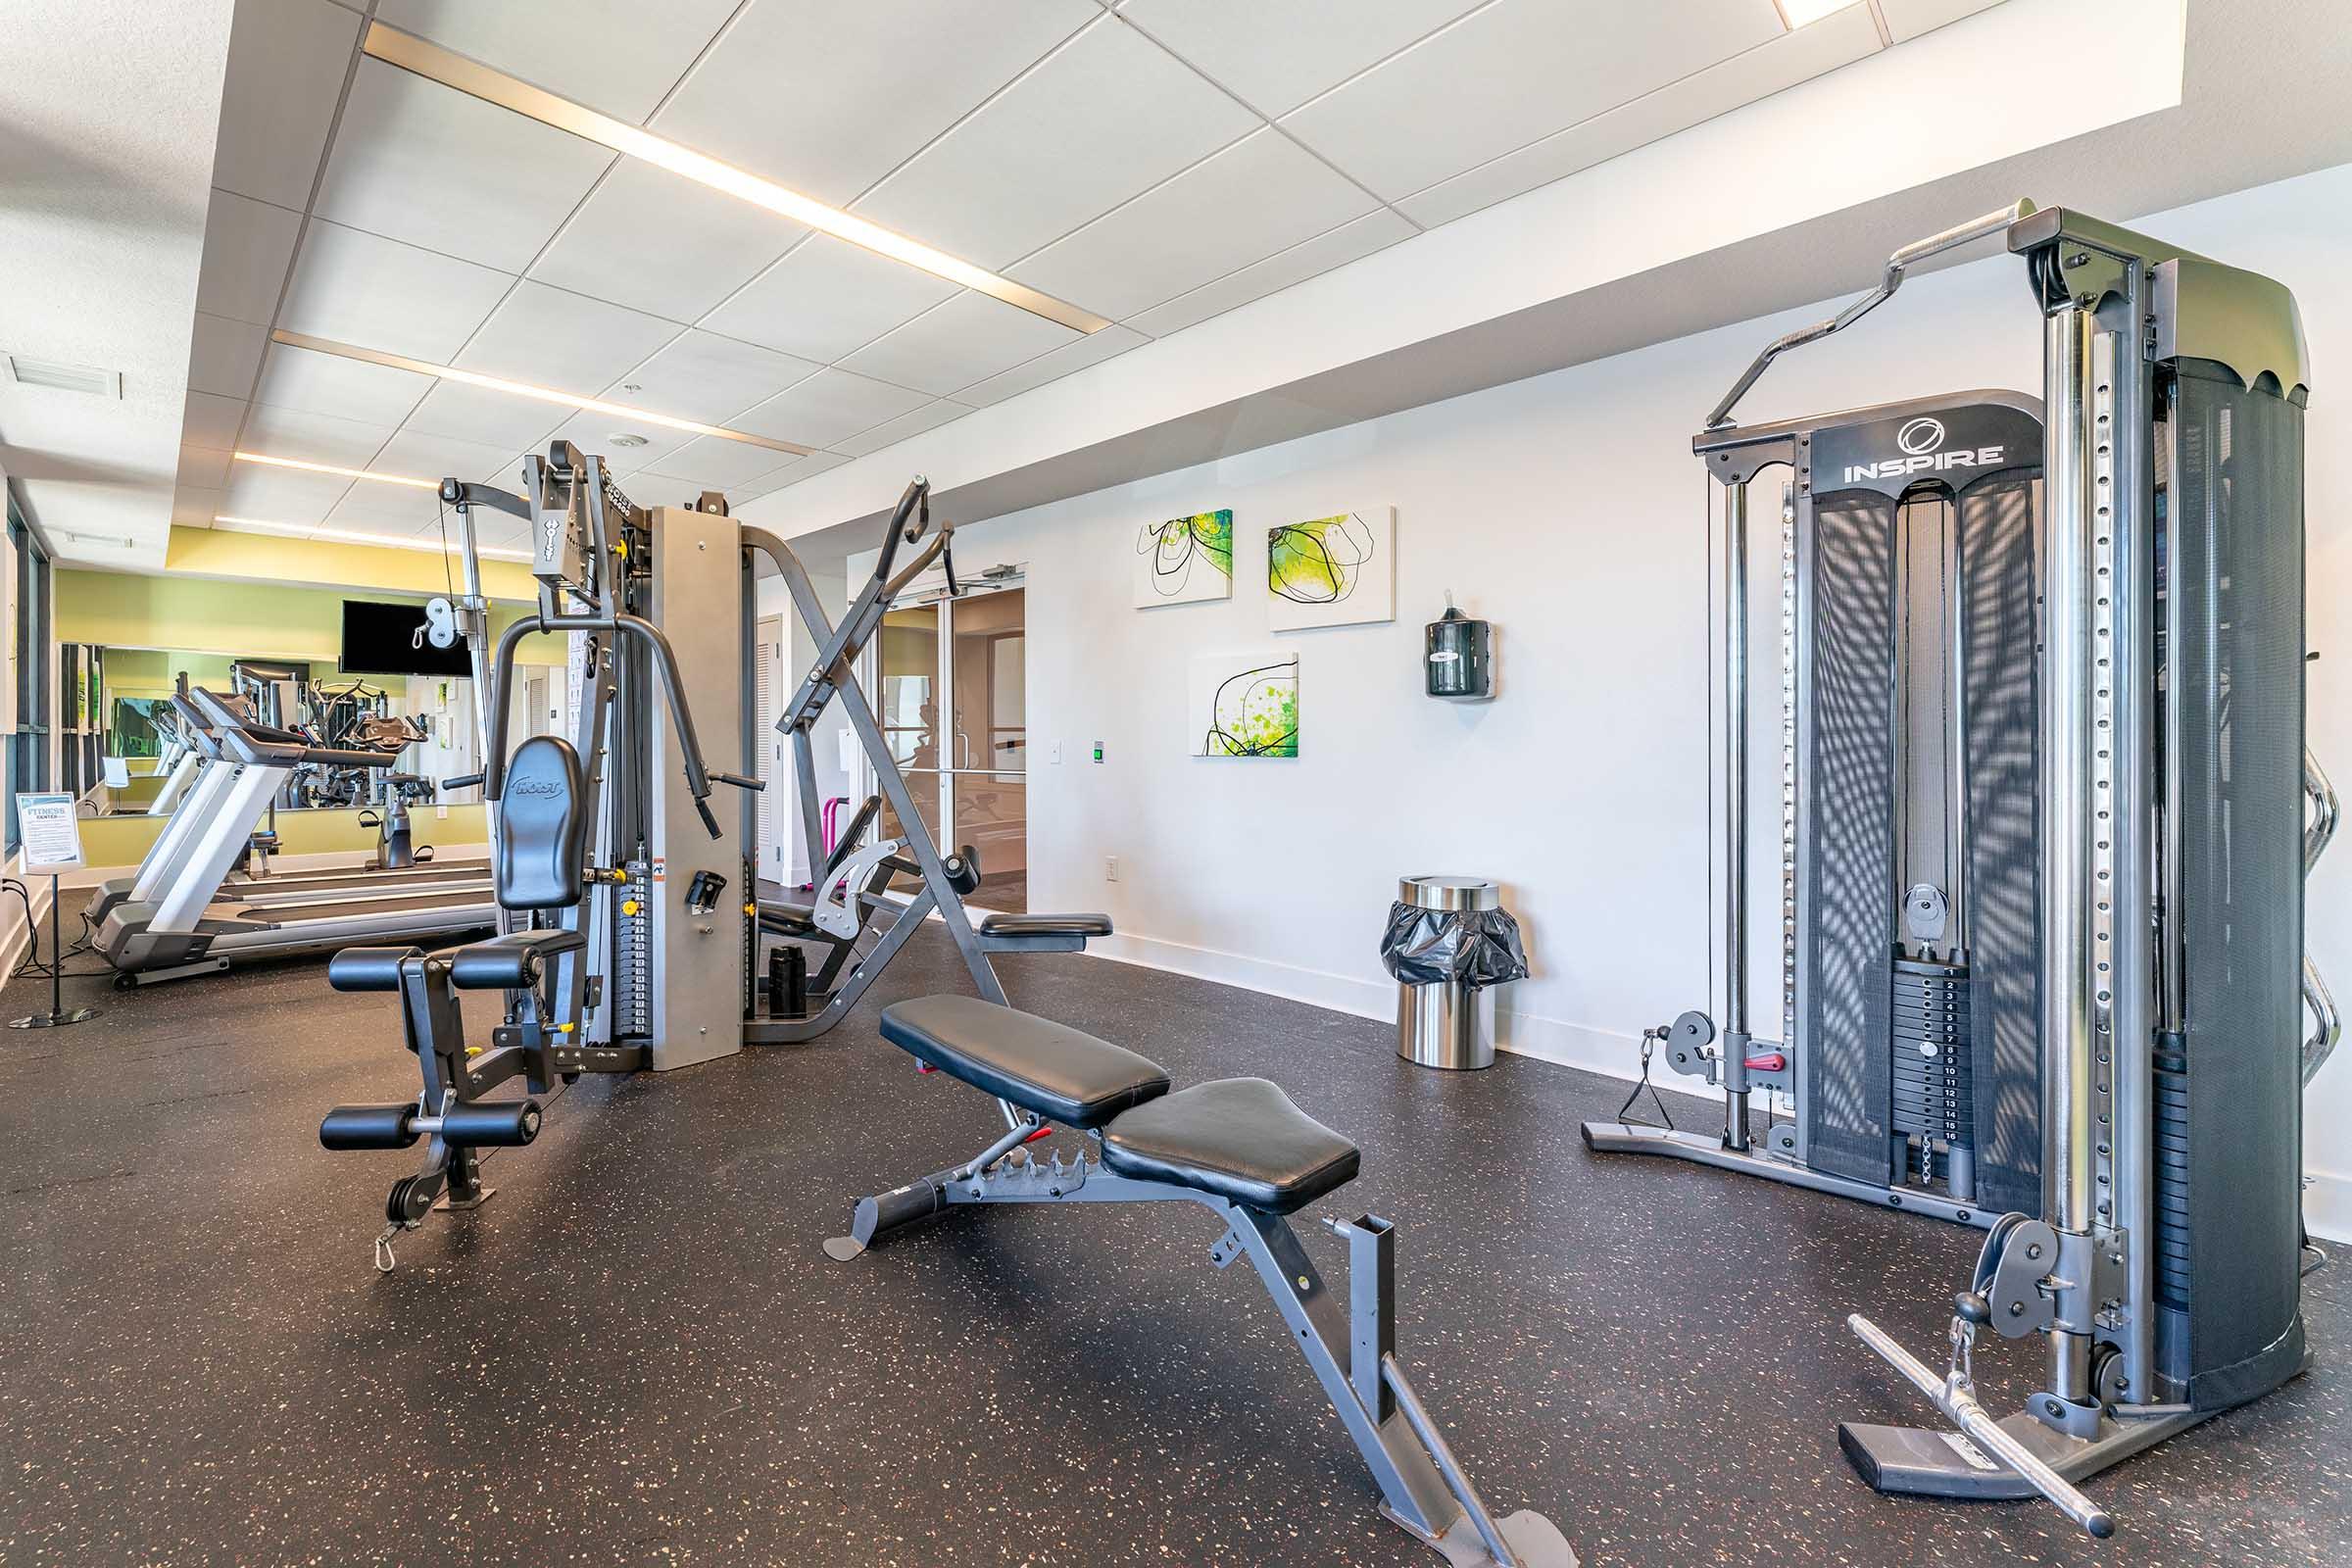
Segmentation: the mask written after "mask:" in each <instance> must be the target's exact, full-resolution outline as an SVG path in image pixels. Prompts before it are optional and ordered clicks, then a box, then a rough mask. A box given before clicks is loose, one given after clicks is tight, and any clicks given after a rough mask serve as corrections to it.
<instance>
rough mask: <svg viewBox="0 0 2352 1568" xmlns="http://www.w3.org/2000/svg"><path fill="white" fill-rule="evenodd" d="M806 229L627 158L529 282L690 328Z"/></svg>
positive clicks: (615, 166)
mask: <svg viewBox="0 0 2352 1568" xmlns="http://www.w3.org/2000/svg"><path fill="white" fill-rule="evenodd" d="M808 232H809V230H807V229H805V228H803V227H802V226H801V225H800V224H798V223H793V222H787V221H785V220H783V219H781V218H778V217H777V216H776V215H775V214H773V213H771V212H768V211H767V210H766V209H764V208H760V207H754V206H752V205H751V204H750V203H748V202H742V201H738V200H736V199H735V198H734V197H732V196H726V195H721V194H720V193H719V192H717V191H714V190H712V189H711V188H710V187H709V186H708V185H700V184H697V183H695V182H694V181H693V180H691V179H681V178H679V177H678V176H677V175H675V174H672V173H670V172H667V171H665V170H662V169H658V168H656V167H655V166H653V165H652V164H641V163H639V162H637V160H635V159H633V158H623V159H620V160H618V161H616V162H615V163H614V164H613V170H612V172H610V173H609V174H607V175H606V176H605V180H604V183H603V184H601V185H599V186H597V188H596V190H595V191H594V192H593V193H592V194H590V196H589V198H588V200H587V202H586V204H585V205H583V206H582V207H581V209H580V213H579V217H577V218H576V219H574V220H573V221H571V222H570V223H569V224H567V225H566V226H565V227H564V232H563V233H561V234H559V235H558V236H557V237H556V242H555V243H554V244H553V245H551V246H549V247H548V249H547V254H546V255H544V256H542V257H541V258H540V259H539V261H538V264H537V265H536V266H534V267H533V268H532V269H531V276H533V277H535V278H537V279H538V280H539V281H540V282H542V283H553V284H555V285H556V286H557V287H558V288H567V289H570V290H571V291H572V292H574V293H576V294H588V295H593V296H594V297H596V298H597V299H600V300H611V301H612V302H613V304H615V305H625V306H627V307H628V308H629V309H631V310H633V311H645V312H647V313H649V314H651V315H654V316H664V317H667V318H669V319H671V320H673V321H694V320H700V319H702V318H703V316H704V315H705V314H707V313H708V312H709V311H710V310H711V307H712V306H714V305H716V304H718V302H719V301H721V300H723V299H725V298H726V297H727V296H728V295H729V294H732V293H734V292H735V290H737V289H739V288H741V287H742V286H743V285H744V284H745V283H747V282H749V281H751V279H752V278H753V277H755V276H756V275H758V273H759V271H760V269H761V268H763V267H765V266H766V265H767V264H768V263H770V262H772V261H774V260H775V259H776V258H777V257H779V256H781V255H783V254H784V252H785V249H786V248H787V247H788V246H790V245H791V244H792V243H793V241H795V240H797V239H799V238H800V237H801V236H802V235H804V234H806V233H808Z"/></svg>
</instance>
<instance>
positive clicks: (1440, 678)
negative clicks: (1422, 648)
mask: <svg viewBox="0 0 2352 1568" xmlns="http://www.w3.org/2000/svg"><path fill="white" fill-rule="evenodd" d="M1421 668H1422V672H1423V674H1424V675H1425V676H1426V678H1427V681H1428V690H1429V695H1430V696H1432V697H1448V698H1452V699H1453V700H1455V701H1456V702H1465V703H1483V702H1485V701H1487V700H1488V699H1489V698H1491V697H1493V696H1494V695H1495V628H1494V626H1493V625H1492V624H1491V623H1490V622H1487V621H1483V620H1472V619H1471V618H1470V617H1469V616H1467V615H1465V614H1463V613H1461V612H1460V611H1458V610H1456V609H1454V608H1453V598H1452V596H1451V595H1450V594H1449V595H1447V596H1446V613H1445V614H1444V615H1442V616H1440V617H1439V618H1438V619H1436V620H1433V621H1431V622H1430V623H1429V646H1428V650H1427V654H1426V656H1425V657H1424V659H1423V661H1422V665H1421Z"/></svg>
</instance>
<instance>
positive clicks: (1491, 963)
mask: <svg viewBox="0 0 2352 1568" xmlns="http://www.w3.org/2000/svg"><path fill="white" fill-rule="evenodd" d="M1380 961H1381V962H1382V963H1384V964H1386V965H1388V969H1389V973H1391V974H1393V975H1395V976H1396V977H1397V979H1398V980H1400V981H1402V982H1403V983H1404V984H1406V985H1408V986H1429V985H1436V984H1438V983H1439V982H1441V981H1446V980H1459V981H1461V982H1463V983H1464V984H1466V985H1468V986H1469V987H1470V988H1471V989H1472V990H1474V991H1476V990H1483V989H1485V988H1486V987H1488V986H1498V985H1501V984H1502V983H1503V982H1504V981H1506V980H1524V979H1526V978H1527V950H1526V949H1525V948H1523V947H1521V946H1520V945H1519V922H1518V921H1516V920H1514V919H1512V918H1511V916H1510V911H1509V910H1507V909H1424V908H1421V907H1418V906H1417V905H1411V904H1392V905H1390V906H1389V929H1388V931H1387V933H1386V934H1385V935H1383V936H1382V937H1381V939H1380Z"/></svg>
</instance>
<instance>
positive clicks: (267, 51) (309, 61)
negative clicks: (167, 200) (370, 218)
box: [213, 0, 360, 212]
mask: <svg viewBox="0 0 2352 1568" xmlns="http://www.w3.org/2000/svg"><path fill="white" fill-rule="evenodd" d="M359 36H360V19H359V18H358V17H356V16H354V15H353V14H352V13H351V12H349V11H346V10H344V9H343V8H342V7H341V6H337V5H330V4H328V3H327V0H243V3H241V4H239V5H238V6H237V8H236V20H235V22H234V23H233V24H232V25H231V26H230V29H229V35H228V70H227V73H226V75H225V76H224V77H223V78H222V81H221V129H220V133H219V137H218V139H217V141H216V143H215V151H214V154H213V183H214V184H216V185H222V186H225V187H227V188H228V189H230V190H233V191H235V192H237V193H238V194H239V195H241V196H251V197H253V198H254V199H255V200H257V201H265V202H270V203H272V204H274V205H276V206H278V207H283V208H288V209H290V210H292V211H295V212H300V211H302V210H303V209H305V208H307V207H308V206H309V205H310V200H311V184H312V181H314V180H315V179H317V178H318V175H319V158H320V156H321V155H323V154H324V153H325V151H326V133H327V129H328V127H329V126H331V125H332V124H333V123H334V119H335V102H336V100H337V99H339V98H341V97H342V96H343V77H344V74H345V73H346V72H347V71H348V70H349V69H350V65H351V52H352V47H353V45H354V44H356V43H357V42H358V41H359Z"/></svg>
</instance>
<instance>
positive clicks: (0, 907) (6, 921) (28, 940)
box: [0, 873, 72, 985]
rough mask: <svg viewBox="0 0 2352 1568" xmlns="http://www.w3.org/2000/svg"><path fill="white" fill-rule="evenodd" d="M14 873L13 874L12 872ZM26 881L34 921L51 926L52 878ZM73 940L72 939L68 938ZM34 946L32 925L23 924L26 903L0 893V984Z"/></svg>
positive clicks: (44, 927)
mask: <svg viewBox="0 0 2352 1568" xmlns="http://www.w3.org/2000/svg"><path fill="white" fill-rule="evenodd" d="M12 875H14V873H12ZM19 880H24V881H25V892H26V893H27V894H29V895H30V896H31V902H32V924H33V926H38V927H40V928H41V929H43V930H46V929H48V920H49V879H48V878H47V877H34V878H30V879H24V878H22V877H20V878H19ZM68 940H69V941H71V940H72V939H71V938H68ZM31 949H32V926H27V925H26V924H25V906H24V905H22V904H20V903H18V902H17V896H16V895H15V894H13V893H0V985H5V984H6V981H7V977H9V976H11V975H13V974H15V973H16V972H17V965H18V964H20V963H23V962H24V961H25V954H27V953H28V952H30V951H31Z"/></svg>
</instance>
